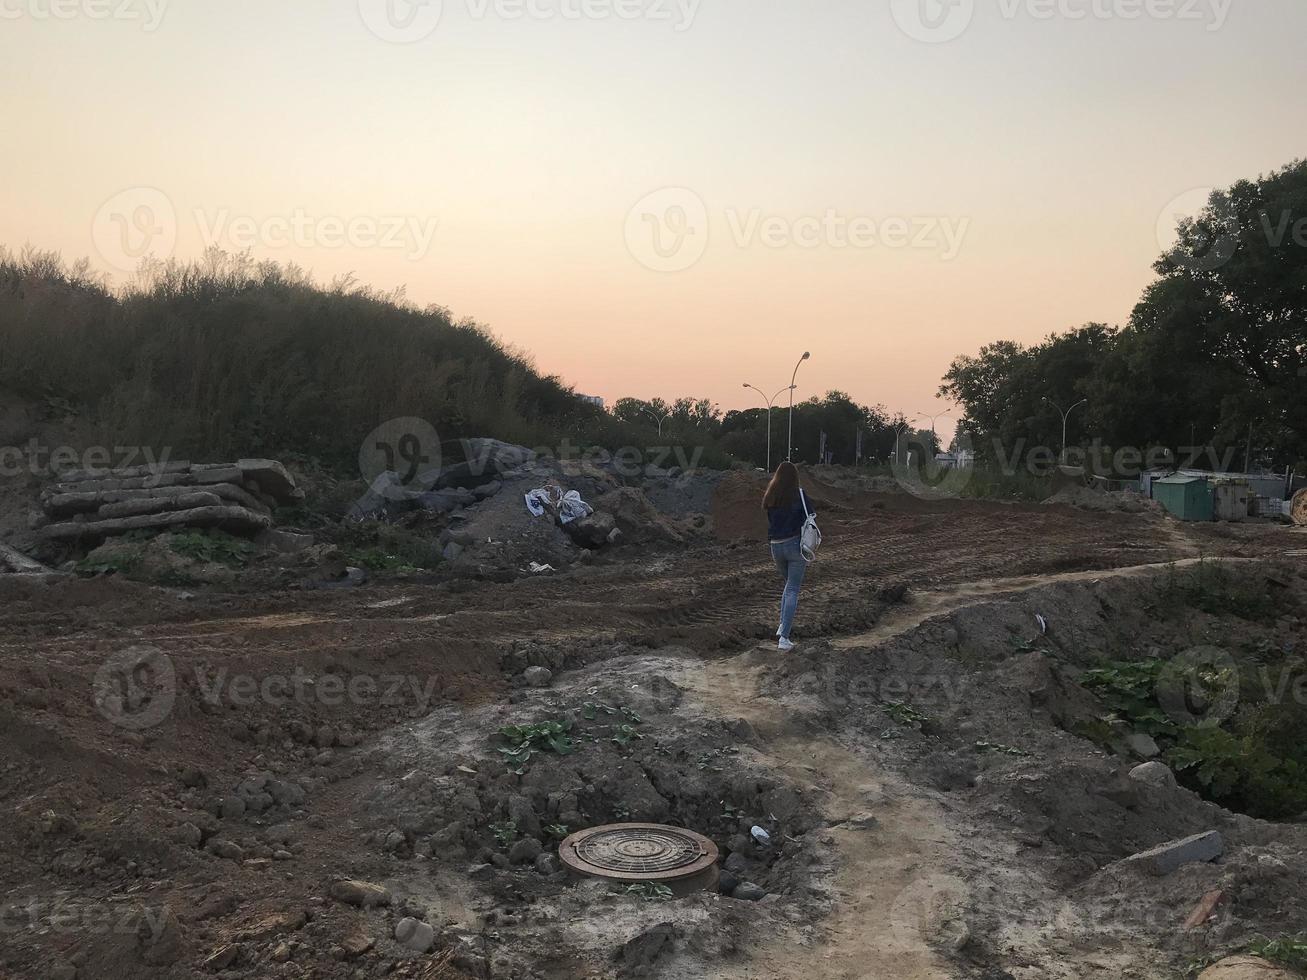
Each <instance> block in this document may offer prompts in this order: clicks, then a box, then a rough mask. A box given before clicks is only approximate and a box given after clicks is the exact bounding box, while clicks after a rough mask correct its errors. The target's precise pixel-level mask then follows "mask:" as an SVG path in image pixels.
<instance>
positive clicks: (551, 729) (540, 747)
mask: <svg viewBox="0 0 1307 980" xmlns="http://www.w3.org/2000/svg"><path fill="white" fill-rule="evenodd" d="M571 730H572V721H571V719H570V718H568V719H564V720H563V721H556V720H552V719H551V720H549V721H542V722H540V723H539V724H535V725H509V726H507V727H505V728H501V729H500V730H499V734H500V736H501V737H502V738H503V739H504V740H505V741H506V742H508V743H509V747H508V748H500V750H499V751H500V754H502V755H503V756H504V761H505V762H507V763H508V764H509V766H513V767H516V769H515V771H516V772H517V773H518V774H519V775H520V774H521V773H522V772H523V771H525V769H526V764H527V763H528V762H530V761H531V757H532V756H533V755H535V754H536V753H537V752H553V753H555V754H556V755H571V754H572V753H573V752H575V751H576V742H574V741H573V740H572V737H571V735H569V734H568V733H569V732H571Z"/></svg>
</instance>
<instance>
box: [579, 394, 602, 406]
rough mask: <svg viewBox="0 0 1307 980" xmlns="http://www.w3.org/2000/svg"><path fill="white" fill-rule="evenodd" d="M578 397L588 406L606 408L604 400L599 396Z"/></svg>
mask: <svg viewBox="0 0 1307 980" xmlns="http://www.w3.org/2000/svg"><path fill="white" fill-rule="evenodd" d="M576 397H577V398H579V399H581V401H583V402H585V403H586V404H587V405H593V406H594V407H595V408H603V407H604V400H603V399H602V398H600V397H599V396H598V395H577V396H576Z"/></svg>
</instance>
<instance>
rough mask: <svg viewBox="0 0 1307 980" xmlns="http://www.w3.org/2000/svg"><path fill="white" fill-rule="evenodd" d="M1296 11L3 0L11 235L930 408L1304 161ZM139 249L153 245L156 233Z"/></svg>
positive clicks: (612, 368) (674, 380)
mask: <svg viewBox="0 0 1307 980" xmlns="http://www.w3.org/2000/svg"><path fill="white" fill-rule="evenodd" d="M1304 39H1307V4H1304V3H1303V2H1302V0H976V2H975V3H971V2H969V0H860V2H852V0H806V2H799V0H789V2H780V0H444V2H443V3H436V2H434V0H428V2H427V3H426V4H417V5H410V4H409V3H408V2H407V0H319V2H307V0H303V2H301V0H284V2H270V0H222V2H213V0H171V2H168V0H0V81H2V82H3V84H2V85H0V103H3V117H4V120H5V125H4V129H3V137H0V138H2V139H3V141H4V152H3V160H4V175H5V180H4V182H3V185H2V186H0V202H2V206H0V243H3V244H5V245H8V246H9V247H10V248H19V247H21V246H23V245H24V244H25V243H31V244H32V245H35V246H39V247H41V248H51V249H57V250H59V251H60V252H62V253H63V255H64V256H65V257H66V258H69V259H75V258H78V257H81V256H87V257H89V258H90V259H91V261H92V262H93V264H94V265H95V266H96V267H97V268H98V269H102V270H104V271H105V272H106V273H108V274H110V275H111V276H112V278H113V280H114V281H115V282H123V281H125V280H126V279H127V278H129V275H130V269H131V268H132V266H133V264H134V263H135V261H136V260H137V259H138V258H139V255H140V254H143V253H144V252H145V251H152V252H153V253H154V254H160V255H174V256H177V257H180V258H194V257H196V256H198V255H199V254H200V252H201V250H202V249H203V248H204V246H205V245H206V244H208V243H215V244H218V245H221V246H223V247H226V248H229V249H241V248H245V247H248V248H250V250H251V251H252V253H253V255H254V256H255V257H256V258H275V259H279V260H282V261H293V262H296V263H299V264H301V265H304V266H306V267H308V268H310V269H311V270H312V271H313V272H314V273H315V275H316V276H317V278H318V279H319V281H323V282H327V281H330V280H331V279H332V278H333V277H335V276H338V275H340V274H342V273H346V272H353V273H354V275H355V276H356V277H357V278H358V279H359V280H361V281H363V282H367V283H371V284H373V285H376V286H378V287H380V288H384V289H389V288H393V287H395V286H399V285H406V286H407V289H408V295H409V297H410V298H411V299H412V300H413V301H415V302H417V303H419V304H422V305H426V304H428V303H438V304H441V305H444V306H447V307H449V308H450V309H451V310H452V311H453V312H454V314H455V315H457V316H460V317H462V316H467V317H472V318H474V319H476V320H478V321H480V322H482V323H484V324H486V325H487V326H489V327H490V328H491V329H492V330H493V331H494V332H495V333H496V334H497V335H499V336H500V337H502V338H503V339H505V340H506V341H508V342H510V343H512V344H514V345H515V346H517V347H520V348H522V349H524V350H527V351H529V352H530V353H531V354H532V355H533V356H534V358H535V361H536V363H537V365H538V367H539V368H541V369H542V370H544V371H546V372H550V373H556V374H558V375H561V376H562V377H563V378H564V379H565V380H566V381H567V382H569V383H571V384H574V385H575V386H576V388H577V389H578V390H579V391H581V392H584V393H589V394H597V395H602V396H603V397H605V398H606V399H608V401H609V403H610V404H611V402H612V401H613V400H615V399H616V398H617V397H620V396H623V395H635V396H639V397H646V398H647V397H653V396H656V395H660V396H663V397H667V398H672V397H675V396H679V395H694V396H707V397H710V398H712V399H713V400H715V401H717V402H719V403H720V404H721V406H722V408H723V409H731V408H740V407H746V406H749V405H753V404H755V399H754V398H753V396H752V393H751V392H746V391H744V390H743V389H742V388H741V383H742V382H745V381H749V382H752V383H754V384H756V385H758V386H759V387H762V388H766V389H767V390H768V392H769V393H770V392H771V391H773V390H775V389H778V388H781V387H782V386H784V385H786V384H787V383H788V381H789V372H790V370H791V369H792V367H793V365H794V362H795V360H796V359H797V358H798V356H799V354H801V353H802V351H803V350H805V349H809V350H811V351H812V352H813V359H812V361H811V362H809V363H808V364H807V365H805V366H804V368H803V371H802V372H801V373H800V385H801V388H800V392H799V394H800V396H801V397H807V396H809V395H813V394H818V393H821V392H824V391H826V390H827V389H830V388H839V389H842V390H845V391H847V392H849V393H850V394H852V395H853V396H854V397H856V398H858V399H859V400H862V401H866V402H869V403H882V404H884V405H886V406H887V407H889V408H890V409H891V410H901V411H904V412H906V413H907V414H909V415H912V414H915V413H917V412H921V411H924V410H926V409H930V408H932V406H934V405H935V404H936V403H935V389H936V387H937V385H938V383H939V379H940V376H941V375H942V374H943V373H944V371H945V370H946V369H947V367H948V365H949V362H950V360H951V359H952V358H953V357H954V356H955V355H957V354H960V353H970V352H974V351H975V350H976V349H977V348H978V347H979V346H980V345H982V344H984V343H987V342H990V341H993V340H996V339H1000V338H1012V339H1017V340H1023V341H1033V340H1036V339H1038V338H1040V337H1041V336H1043V335H1044V334H1046V333H1048V332H1050V331H1054V330H1062V329H1066V328H1068V327H1071V326H1076V325H1079V324H1081V323H1084V322H1087V321H1091V320H1098V321H1106V322H1110V323H1121V322H1123V321H1124V320H1125V318H1126V317H1127V316H1128V315H1129V313H1130V310H1131V307H1132V306H1133V304H1134V302H1135V301H1136V300H1137V299H1138V297H1139V295H1140V292H1141V290H1142V289H1143V287H1144V286H1145V285H1146V284H1147V282H1148V281H1149V280H1150V278H1151V270H1150V265H1151V263H1152V262H1153V261H1154V259H1155V258H1156V257H1157V255H1158V253H1159V252H1160V251H1161V249H1162V247H1163V246H1164V245H1165V244H1166V243H1167V241H1166V236H1165V234H1159V223H1160V225H1161V227H1162V229H1165V228H1167V227H1169V226H1173V224H1174V216H1175V214H1176V213H1178V212H1190V213H1192V211H1193V210H1195V209H1196V208H1197V207H1198V206H1199V205H1201V203H1202V199H1203V194H1204V192H1203V190H1202V189H1203V188H1211V187H1213V186H1224V185H1228V184H1230V183H1232V182H1233V181H1235V180H1237V179H1239V178H1241V177H1252V176H1256V175H1257V174H1259V173H1261V172H1265V171H1267V170H1270V169H1272V168H1275V167H1278V166H1280V165H1283V164H1285V163H1288V162H1289V161H1290V160H1292V159H1294V158H1295V157H1298V156H1301V155H1302V154H1303V153H1304V150H1305V149H1307V139H1305V137H1307V123H1305V122H1304V119H1305V118H1307V117H1304V115H1303V113H1302V106H1301V97H1302V94H1303V92H1304V91H1307V58H1305V57H1304V50H1303V44H1304ZM147 246H148V248H147Z"/></svg>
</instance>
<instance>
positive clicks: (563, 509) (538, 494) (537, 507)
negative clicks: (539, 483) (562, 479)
mask: <svg viewBox="0 0 1307 980" xmlns="http://www.w3.org/2000/svg"><path fill="white" fill-rule="evenodd" d="M526 509H527V510H529V511H530V512H531V516H532V517H544V515H545V511H546V510H553V511H555V512H556V513H557V514H558V523H560V524H571V523H572V522H573V521H579V520H580V519H581V518H583V517H589V516H590V515H591V514H593V513H594V508H593V507H591V506H590V505H589V504H587V503H586V502H585V501H584V500H582V499H581V494H580V493H579V492H578V491H576V490H568V491H567V492H564V491H563V488H562V487H538V488H536V489H535V490H532V491H531V492H530V493H528V494H527V495H526Z"/></svg>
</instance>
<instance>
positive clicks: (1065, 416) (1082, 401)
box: [1044, 395, 1089, 465]
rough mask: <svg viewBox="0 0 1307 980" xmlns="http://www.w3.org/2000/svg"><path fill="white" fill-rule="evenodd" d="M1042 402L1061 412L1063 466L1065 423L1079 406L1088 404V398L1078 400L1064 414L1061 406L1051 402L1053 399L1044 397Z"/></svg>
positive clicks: (1063, 461)
mask: <svg viewBox="0 0 1307 980" xmlns="http://www.w3.org/2000/svg"><path fill="white" fill-rule="evenodd" d="M1044 401H1046V402H1048V403H1049V404H1050V405H1052V406H1053V407H1054V408H1056V409H1057V410H1058V411H1059V412H1062V463H1063V465H1065V464H1066V423H1067V419H1069V418H1070V417H1071V413H1072V412H1074V411H1075V410H1076V409H1077V408H1079V407H1080V406H1081V405H1086V404H1088V403H1089V399H1088V398H1082V399H1080V401H1078V402H1076V403H1075V404H1074V405H1072V406H1071V407H1070V408H1068V409H1067V410H1066V411H1064V412H1063V411H1062V406H1061V405H1059V404H1058V403H1057V402H1055V401H1053V399H1051V398H1049V397H1048V396H1047V395H1045V396H1044Z"/></svg>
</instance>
